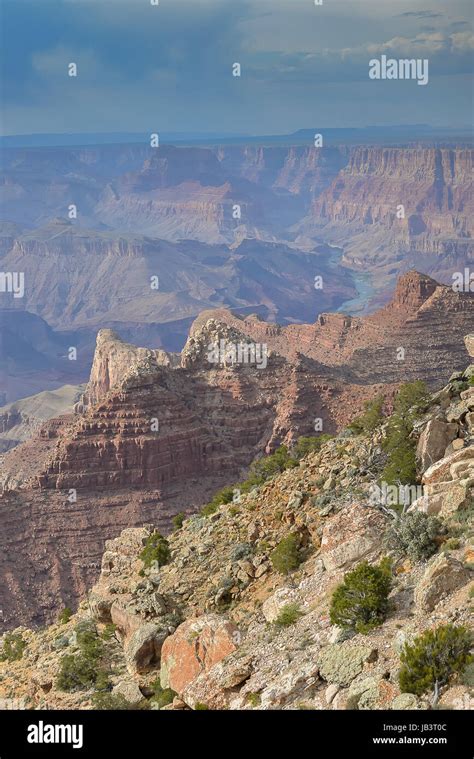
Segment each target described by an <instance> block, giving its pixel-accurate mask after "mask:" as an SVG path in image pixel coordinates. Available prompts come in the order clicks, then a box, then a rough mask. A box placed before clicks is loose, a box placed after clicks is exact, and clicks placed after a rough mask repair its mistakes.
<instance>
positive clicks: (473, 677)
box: [461, 661, 474, 688]
mask: <svg viewBox="0 0 474 759" xmlns="http://www.w3.org/2000/svg"><path fill="white" fill-rule="evenodd" d="M461 682H462V684H463V685H466V686H467V687H468V688H474V661H473V662H471V663H470V664H468V665H467V667H466V668H465V669H464V670H463V673H462V675H461Z"/></svg>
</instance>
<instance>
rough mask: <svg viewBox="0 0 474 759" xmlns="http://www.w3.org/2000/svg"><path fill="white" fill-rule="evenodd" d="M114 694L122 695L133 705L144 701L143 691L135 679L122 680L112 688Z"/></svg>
mask: <svg viewBox="0 0 474 759" xmlns="http://www.w3.org/2000/svg"><path fill="white" fill-rule="evenodd" d="M112 695H113V696H122V697H123V698H124V699H125V700H126V701H128V703H129V704H130V705H131V706H137V705H138V704H139V703H140V701H143V693H142V692H141V690H140V688H139V687H138V685H137V683H136V682H135V681H134V680H121V681H120V682H119V683H117V685H115V686H114V688H113V690H112Z"/></svg>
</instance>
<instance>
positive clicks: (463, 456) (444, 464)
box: [423, 446, 474, 485]
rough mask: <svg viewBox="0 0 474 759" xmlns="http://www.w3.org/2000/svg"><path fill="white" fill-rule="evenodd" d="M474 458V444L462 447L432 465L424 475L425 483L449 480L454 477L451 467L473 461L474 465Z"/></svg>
mask: <svg viewBox="0 0 474 759" xmlns="http://www.w3.org/2000/svg"><path fill="white" fill-rule="evenodd" d="M473 459H474V446H470V447H468V448H462V449H461V450H460V451H456V452H455V453H452V454H451V455H450V456H446V457H445V458H443V459H441V460H440V461H437V462H436V463H435V464H433V465H432V466H430V467H429V469H427V470H426V472H425V473H424V475H423V483H424V484H425V485H426V484H432V483H435V482H447V481H448V480H451V479H452V473H451V467H452V466H453V465H454V464H459V463H460V462H466V463H467V462H472V463H473V465H474V461H473Z"/></svg>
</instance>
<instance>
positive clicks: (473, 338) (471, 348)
mask: <svg viewBox="0 0 474 759" xmlns="http://www.w3.org/2000/svg"><path fill="white" fill-rule="evenodd" d="M464 343H465V345H466V348H467V352H468V353H469V355H470V356H471V357H474V332H471V333H470V334H469V335H466V337H465V338H464Z"/></svg>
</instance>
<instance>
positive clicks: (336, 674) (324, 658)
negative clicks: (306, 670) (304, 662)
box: [318, 643, 377, 686]
mask: <svg viewBox="0 0 474 759" xmlns="http://www.w3.org/2000/svg"><path fill="white" fill-rule="evenodd" d="M376 656H377V649H374V648H372V647H371V646H369V645H367V646H363V645H351V644H347V643H341V644H337V643H334V644H330V645H329V646H325V648H323V649H322V650H321V652H320V654H319V659H318V663H319V674H320V675H321V677H322V678H323V680H326V682H328V683H335V684H337V685H341V686H347V685H349V684H350V683H351V682H352V680H354V678H355V677H357V675H359V674H360V673H361V672H362V670H363V668H364V664H365V663H366V662H368V661H373V660H374V659H375V658H376Z"/></svg>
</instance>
